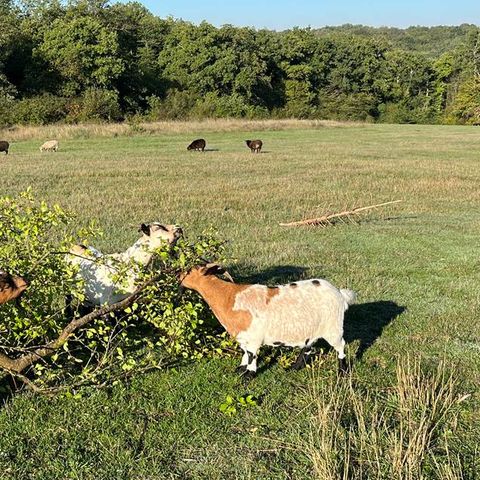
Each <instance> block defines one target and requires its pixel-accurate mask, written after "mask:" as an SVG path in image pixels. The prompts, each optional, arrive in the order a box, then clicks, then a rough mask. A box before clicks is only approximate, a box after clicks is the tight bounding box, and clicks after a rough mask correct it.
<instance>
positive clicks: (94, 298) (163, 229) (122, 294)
mask: <svg viewBox="0 0 480 480" xmlns="http://www.w3.org/2000/svg"><path fill="white" fill-rule="evenodd" d="M139 231H141V232H143V235H142V237H141V238H139V239H138V240H137V241H136V242H135V243H134V244H133V245H132V246H131V247H130V248H128V249H127V250H126V251H125V252H123V253H114V254H110V255H104V254H103V253H102V252H100V251H98V250H96V249H95V248H93V247H84V246H83V245H75V246H73V247H72V248H71V249H70V253H71V255H69V256H68V257H67V260H68V261H69V262H70V263H71V264H73V265H78V267H79V270H78V274H79V275H80V277H81V278H82V279H83V281H84V283H85V304H86V305H89V306H95V305H103V304H112V303H116V302H119V301H121V300H123V299H124V298H127V297H128V296H129V295H131V294H132V293H133V292H134V291H135V288H136V285H135V280H136V279H137V272H136V271H135V269H134V268H133V266H132V269H131V270H130V271H129V272H128V274H127V275H126V278H122V280H121V282H120V281H119V282H114V281H113V280H112V276H114V275H115V274H116V273H117V268H116V267H118V265H119V262H125V263H128V262H132V261H133V262H135V263H137V264H139V265H147V264H148V263H149V262H150V260H151V259H152V256H153V250H155V249H156V248H158V247H160V246H161V245H162V244H164V243H165V242H167V243H169V244H170V245H173V244H174V243H175V242H176V241H177V239H178V238H179V237H180V235H182V229H181V228H179V227H177V226H176V225H162V224H161V223H157V222H155V223H152V224H150V225H147V224H145V223H142V225H141V226H140V229H139ZM68 302H69V300H68V299H67V303H68Z"/></svg>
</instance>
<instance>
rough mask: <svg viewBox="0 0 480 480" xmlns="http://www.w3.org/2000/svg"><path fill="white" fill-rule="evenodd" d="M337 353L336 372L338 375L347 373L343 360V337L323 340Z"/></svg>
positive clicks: (344, 360)
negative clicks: (337, 371)
mask: <svg viewBox="0 0 480 480" xmlns="http://www.w3.org/2000/svg"><path fill="white" fill-rule="evenodd" d="M325 340H326V341H327V342H328V343H329V344H330V345H331V346H332V347H333V348H334V349H335V351H336V352H337V353H338V370H339V372H340V373H346V372H348V365H347V361H346V359H345V340H344V339H343V337H340V338H335V339H330V338H326V339H325Z"/></svg>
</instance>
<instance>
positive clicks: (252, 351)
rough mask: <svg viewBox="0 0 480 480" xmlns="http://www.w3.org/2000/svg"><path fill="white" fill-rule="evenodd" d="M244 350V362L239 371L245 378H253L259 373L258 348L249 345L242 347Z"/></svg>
mask: <svg viewBox="0 0 480 480" xmlns="http://www.w3.org/2000/svg"><path fill="white" fill-rule="evenodd" d="M240 348H241V349H242V350H243V352H244V353H243V356H242V361H241V363H240V366H239V367H238V368H237V371H239V372H240V373H242V374H243V376H244V377H245V378H253V377H254V376H255V374H256V373H257V352H258V348H252V347H251V346H247V345H240Z"/></svg>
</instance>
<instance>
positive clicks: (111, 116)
mask: <svg viewBox="0 0 480 480" xmlns="http://www.w3.org/2000/svg"><path fill="white" fill-rule="evenodd" d="M0 15H1V19H2V28H1V29H0V126H6V125H13V124H46V123H52V122H59V121H64V122H71V123H76V122H81V121H92V120H97V121H119V120H125V119H132V118H133V119H135V118H142V119H143V118H144V119H147V120H163V119H186V118H204V117H246V118H270V117H273V118H285V117H289V118H290V117H296V118H320V119H336V120H360V121H378V122H389V123H466V124H476V123H480V28H478V27H477V26H475V25H462V26H459V27H435V28H427V27H412V28H410V29H406V30H400V29H388V28H379V29H375V28H372V27H363V26H353V25H345V26H343V27H326V28H323V29H318V30H314V29H310V28H293V29H291V30H286V31H282V32H277V31H271V30H256V29H253V28H242V27H234V26H232V25H224V26H222V27H221V28H217V27H214V26H213V25H211V24H209V23H207V22H202V23H201V24H199V25H194V24H192V23H189V22H185V21H182V20H175V19H172V18H166V19H164V18H159V17H157V16H155V15H153V14H152V13H151V12H149V11H148V9H146V8H145V7H144V6H143V5H141V4H140V3H138V2H129V3H125V4H120V3H115V4H111V3H110V2H108V1H105V0H68V1H61V0H21V1H15V0H0Z"/></svg>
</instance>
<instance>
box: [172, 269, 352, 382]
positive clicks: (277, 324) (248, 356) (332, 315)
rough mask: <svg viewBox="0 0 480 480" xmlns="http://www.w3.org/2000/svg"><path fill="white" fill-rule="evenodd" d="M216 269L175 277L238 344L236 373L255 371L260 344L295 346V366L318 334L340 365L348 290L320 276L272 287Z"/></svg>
mask: <svg viewBox="0 0 480 480" xmlns="http://www.w3.org/2000/svg"><path fill="white" fill-rule="evenodd" d="M220 273H226V272H225V270H223V269H222V267H220V266H219V265H217V264H207V265H205V266H200V267H194V268H193V269H191V270H190V271H189V272H188V273H184V274H182V275H181V276H180V283H181V286H183V287H186V288H190V289H193V290H196V291H197V292H198V293H199V294H200V295H201V296H202V297H203V298H204V300H205V301H206V302H207V303H208V305H209V306H210V308H211V309H212V310H213V313H214V314H215V316H216V317H217V318H218V320H219V322H220V323H221V324H222V325H223V327H224V328H225V330H227V332H228V333H230V335H232V336H233V337H235V338H236V340H237V341H238V342H239V344H240V347H241V348H242V350H243V352H244V355H243V357H242V362H241V364H240V367H239V369H240V371H242V373H246V374H248V375H249V376H253V375H255V372H256V370H257V352H258V349H259V348H260V347H261V346H262V345H272V346H284V345H285V346H290V347H301V348H302V351H301V352H300V355H299V356H298V358H297V361H296V362H295V364H294V368H297V369H298V368H301V367H302V366H304V365H305V363H306V360H307V358H308V355H309V354H310V353H311V349H312V346H313V345H314V343H315V342H316V341H317V340H318V339H320V338H323V339H325V340H326V341H327V342H328V343H329V344H330V345H331V346H332V347H333V348H334V349H335V350H336V351H337V353H338V358H339V362H340V368H341V369H342V370H343V369H344V368H345V360H344V359H345V352H344V347H345V340H344V339H343V317H344V313H345V311H346V310H347V308H348V306H349V305H351V304H353V303H354V302H355V296H356V295H355V293H354V292H353V291H352V290H343V289H342V290H339V289H338V288H336V287H334V286H333V285H332V284H331V283H329V282H327V281H326V280H321V279H312V280H304V281H300V282H296V283H290V284H289V285H281V286H278V287H267V286H265V285H248V284H247V285H246V284H244V285H242V284H234V283H229V282H226V281H224V280H221V279H220V278H218V277H216V276H215V274H220Z"/></svg>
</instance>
